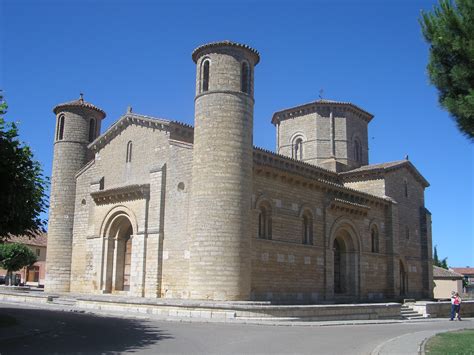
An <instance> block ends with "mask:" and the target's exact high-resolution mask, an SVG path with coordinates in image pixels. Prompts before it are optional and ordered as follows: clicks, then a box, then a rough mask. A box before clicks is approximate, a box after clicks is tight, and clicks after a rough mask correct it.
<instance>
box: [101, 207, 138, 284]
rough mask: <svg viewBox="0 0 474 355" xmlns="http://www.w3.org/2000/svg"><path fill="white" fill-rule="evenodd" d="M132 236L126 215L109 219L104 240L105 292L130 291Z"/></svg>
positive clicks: (131, 229)
mask: <svg viewBox="0 0 474 355" xmlns="http://www.w3.org/2000/svg"><path fill="white" fill-rule="evenodd" d="M132 234H133V228H132V224H131V222H130V219H129V218H128V216H127V215H125V214H118V215H115V216H114V217H112V218H111V219H110V222H109V227H108V228H107V230H106V234H105V238H104V242H105V245H104V265H105V272H104V282H103V289H104V291H106V292H112V291H130V281H131V280H130V277H131V273H130V271H131V265H132Z"/></svg>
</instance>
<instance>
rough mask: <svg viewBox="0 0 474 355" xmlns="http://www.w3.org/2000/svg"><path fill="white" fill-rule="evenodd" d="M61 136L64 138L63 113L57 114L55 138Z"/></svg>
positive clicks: (59, 138)
mask: <svg viewBox="0 0 474 355" xmlns="http://www.w3.org/2000/svg"><path fill="white" fill-rule="evenodd" d="M63 138H64V115H61V116H59V122H58V134H57V139H58V140H62V139H63Z"/></svg>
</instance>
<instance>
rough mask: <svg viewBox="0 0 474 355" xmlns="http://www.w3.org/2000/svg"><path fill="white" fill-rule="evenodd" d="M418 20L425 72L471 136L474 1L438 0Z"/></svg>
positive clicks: (473, 123)
mask: <svg viewBox="0 0 474 355" xmlns="http://www.w3.org/2000/svg"><path fill="white" fill-rule="evenodd" d="M420 24H421V28H422V32H423V35H424V37H425V39H426V41H427V42H428V43H429V44H430V59H429V63H428V74H429V77H430V80H431V83H432V84H433V85H435V86H436V87H437V88H438V91H439V102H440V104H441V106H442V107H444V108H445V109H446V110H447V111H448V112H449V113H450V114H451V115H452V116H453V118H454V119H455V121H456V123H457V125H458V128H459V129H460V130H461V132H462V133H463V134H465V135H466V136H467V137H469V138H470V139H471V141H472V140H473V139H474V1H472V0H440V3H439V6H438V7H435V8H434V9H433V11H432V12H424V11H422V13H421V18H420Z"/></svg>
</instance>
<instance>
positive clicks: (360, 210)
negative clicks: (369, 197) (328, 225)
mask: <svg viewBox="0 0 474 355" xmlns="http://www.w3.org/2000/svg"><path fill="white" fill-rule="evenodd" d="M328 207H329V208H330V209H332V210H336V211H342V212H347V213H352V214H356V215H361V216H367V213H368V212H369V210H370V207H369V206H367V205H363V204H360V203H355V202H352V201H347V200H343V199H340V198H335V199H334V200H332V201H331V203H330V204H329V206H328Z"/></svg>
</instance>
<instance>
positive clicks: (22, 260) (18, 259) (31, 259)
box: [0, 243, 36, 285]
mask: <svg viewBox="0 0 474 355" xmlns="http://www.w3.org/2000/svg"><path fill="white" fill-rule="evenodd" d="M35 262H36V255H35V254H34V253H33V251H32V250H31V249H30V248H28V247H27V246H26V245H24V244H19V243H4V244H0V267H1V268H2V269H5V270H7V279H8V280H9V282H8V284H9V285H12V284H13V282H12V281H13V280H12V273H13V271H18V270H20V269H21V268H22V267H25V266H30V265H32V264H34V263H35Z"/></svg>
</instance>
